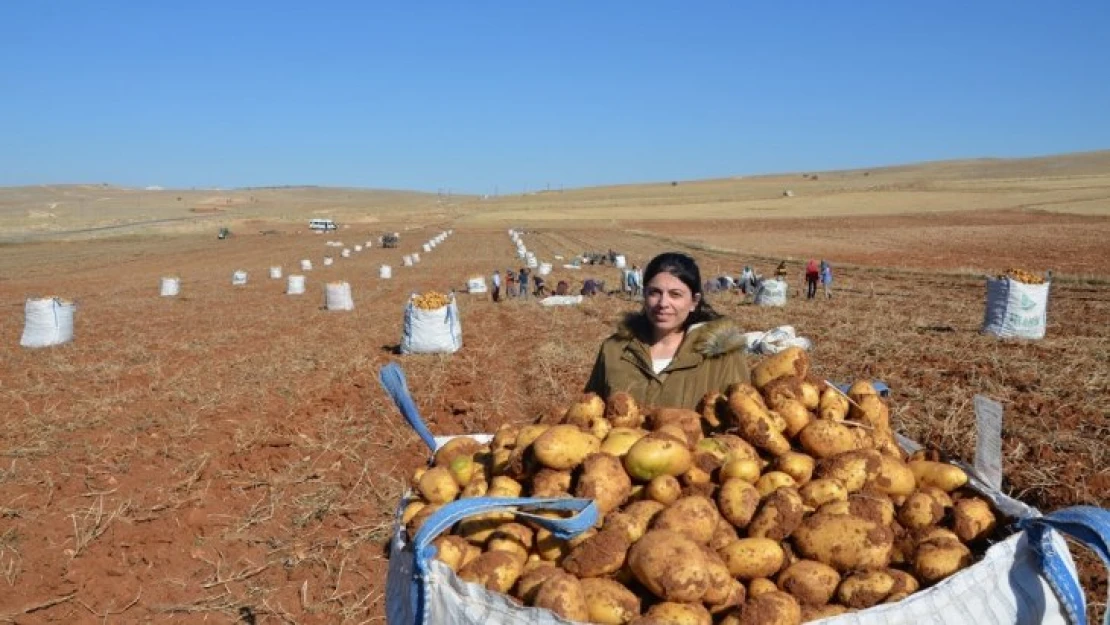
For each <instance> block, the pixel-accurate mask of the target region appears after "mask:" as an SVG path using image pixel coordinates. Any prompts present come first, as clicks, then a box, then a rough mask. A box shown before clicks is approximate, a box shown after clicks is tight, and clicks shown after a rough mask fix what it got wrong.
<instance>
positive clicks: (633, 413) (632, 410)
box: [605, 391, 644, 429]
mask: <svg viewBox="0 0 1110 625" xmlns="http://www.w3.org/2000/svg"><path fill="white" fill-rule="evenodd" d="M605 418H606V419H608V420H609V423H611V424H612V425H613V427H614V428H633V429H635V428H639V427H642V426H643V424H644V415H643V414H642V413H641V412H640V406H639V405H638V404H637V403H636V399H635V398H634V397H632V395H630V394H628V393H625V392H624V391H620V392H616V393H613V394H612V395H610V396H609V401H608V402H607V403H606V404H605Z"/></svg>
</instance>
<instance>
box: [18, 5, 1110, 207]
mask: <svg viewBox="0 0 1110 625" xmlns="http://www.w3.org/2000/svg"><path fill="white" fill-rule="evenodd" d="M1108 33H1110V1H1107V0H1091V1H1088V2H1056V3H1050V2H1043V1H1040V2H1027V1H1020V0H1019V1H1006V2H1002V1H998V2H996V1H973V2H950V1H940V2H938V1H933V0H930V1H928V2H900V1H890V0H882V1H879V0H875V1H849V0H845V1H842V2H834V1H831V0H827V1H819V0H814V1H811V2H789V1H788V2H653V1H640V2H618V1H614V2H597V1H591V2H586V1H581V2H579V1H566V0H560V1H551V2H539V1H536V2H533V1H530V0H513V1H508V0H506V1H505V2H499V3H494V2H471V1H459V0H455V1H452V2H432V1H429V2H373V1H370V0H366V1H356V0H350V1H333V2H327V1H321V2H310V1H308V0H304V1H299V2H289V1H283V0H267V1H265V2H263V1H255V2H248V1H245V0H244V1H240V0H191V1H170V0H167V1H165V2H162V1H145V0H134V1H132V2H113V1H101V0H95V1H93V0H67V1H62V0H57V1H51V0H42V1H39V0H6V1H3V2H0V185H18V184H39V183H62V182H109V183H115V184H123V185H134V186H146V185H161V186H166V187H171V186H172V187H192V186H224V187H230V186H258V185H282V184H318V185H344V186H361V187H385V188H407V189H423V190H431V191H435V190H437V189H446V188H450V189H453V190H455V191H458V192H476V193H487V192H489V193H492V192H493V191H494V189H495V188H497V189H499V190H500V192H501V193H506V192H519V191H521V190H523V189H536V188H542V187H544V186H545V185H547V184H550V185H551V186H552V187H557V186H558V185H564V186H566V187H572V186H583V185H596V184H607V183H621V182H637V181H652V180H656V181H669V180H685V179H693V178H708V177H719V176H728V175H737V174H751V173H770V172H776V171H800V170H821V169H832V168H844V167H856V166H874V165H882V164H894V163H904V162H913V161H920V160H935V159H946V158H960V157H979V156H1000V157H1005V156H1031V155H1040V154H1050V153H1058V152H1070V151H1079V150H1093V149H1104V148H1110V35H1108Z"/></svg>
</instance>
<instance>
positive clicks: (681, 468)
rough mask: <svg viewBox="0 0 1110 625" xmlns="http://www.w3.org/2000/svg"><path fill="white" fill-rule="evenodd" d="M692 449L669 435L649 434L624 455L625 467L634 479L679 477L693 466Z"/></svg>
mask: <svg viewBox="0 0 1110 625" xmlns="http://www.w3.org/2000/svg"><path fill="white" fill-rule="evenodd" d="M693 463H694V456H693V454H692V453H690V449H689V448H688V447H687V446H686V445H684V444H682V443H679V442H678V441H676V440H674V439H672V438H671V437H669V436H666V435H661V434H658V433H652V434H648V435H647V436H645V437H643V438H641V439H640V440H638V441H636V443H635V444H634V445H632V448H631V449H629V450H628V453H627V454H625V456H624V468H625V470H626V471H627V472H628V475H630V476H631V477H632V479H635V480H640V481H643V482H650V481H651V480H652V479H654V478H656V477H658V476H660V475H670V476H674V477H677V476H679V475H682V474H683V473H685V472H686V471H688V470H689V469H690V467H691V466H693Z"/></svg>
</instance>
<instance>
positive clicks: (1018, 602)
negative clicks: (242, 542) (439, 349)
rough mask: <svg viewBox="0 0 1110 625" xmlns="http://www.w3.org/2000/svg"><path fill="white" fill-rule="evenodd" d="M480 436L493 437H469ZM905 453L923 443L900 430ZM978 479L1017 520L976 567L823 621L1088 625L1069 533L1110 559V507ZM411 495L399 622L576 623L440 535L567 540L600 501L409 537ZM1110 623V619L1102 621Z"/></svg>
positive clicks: (504, 503)
mask: <svg viewBox="0 0 1110 625" xmlns="http://www.w3.org/2000/svg"><path fill="white" fill-rule="evenodd" d="M379 379H380V381H381V383H382V386H383V387H384V388H385V390H386V392H387V393H388V394H389V395H390V397H391V398H392V399H393V401H394V403H395V404H396V405H397V407H398V409H399V410H400V412H401V414H402V415H403V416H404V418H405V419H406V420H407V421H408V422H409V424H410V425H411V426H412V427H413V429H414V430H416V432H417V434H418V435H419V436H420V437H421V439H422V440H424V442H425V444H426V445H427V446H428V447H429V449H430V452H431V454H432V456H433V457H434V453H435V450H436V449H438V448H439V447H440V446H442V445H443V444H444V443H446V442H447V441H448V440H450V439H451V438H454V437H450V436H448V437H436V436H433V435H432V433H431V432H430V431H429V430H428V428H427V426H426V425H425V424H424V422H423V420H422V419H421V417H420V414H419V412H418V411H417V409H416V405H415V403H414V402H413V401H412V398H411V397H410V396H409V392H408V387H407V383H406V381H405V378H404V374H403V373H402V372H401V369H400V367H398V366H397V365H396V364H390V365H386V366H385V367H384V368H383V369H382V370H381V373H380V376H379ZM470 437H471V438H473V439H475V440H477V441H478V442H480V443H488V442H489V441H490V440H491V439H492V435H489V434H477V435H471V436H470ZM898 438H899V444H900V445H901V446H902V447H903V449H905V450H906V451H907V452H912V451H914V450H916V449H918V448H920V446H919V445H917V443H915V442H914V441H911V440H909V439H907V438H905V437H902V436H899V437H898ZM965 468H966V469H968V470H969V472H970V473H969V474H970V475H971V482H970V485H971V487H972V488H973V489H975V490H976V491H978V492H979V493H980V494H981V495H983V496H984V497H986V498H988V499H989V500H990V501H991V502H992V503H993V504H994V506H995V507H996V508H997V509H998V510H1000V511H1001V512H1002V513H1003V514H1005V515H1006V516H1008V517H1010V518H1014V519H1018V520H1019V521H1018V525H1017V529H1018V531H1017V532H1016V533H1014V534H1013V535H1011V536H1010V537H1008V538H1006V539H1005V540H1003V541H1001V542H999V543H996V544H994V545H993V546H991V547H990V548H989V549H988V550H987V553H986V555H985V556H984V557H983V558H982V559H981V560H980V561H979V562H976V563H975V564H973V565H972V566H970V567H968V568H966V569H964V570H963V571H960V572H959V573H957V574H955V575H953V576H951V577H949V578H947V579H945V580H943V581H941V582H940V583H938V584H936V585H935V586H932V587H929V588H926V589H923V590H921V591H919V592H916V593H914V594H913V595H911V596H909V597H907V598H906V599H903V600H901V601H899V602H897V603H891V604H880V605H878V606H875V607H872V608H869V609H867V610H862V611H859V612H854V613H850V614H846V615H843V616H838V617H832V618H828V619H822V620H820V621H818V622H819V623H822V624H824V625H913V624H918V623H928V624H932V625H1011V624H1020V625H1033V624H1035V623H1047V624H1051V625H1065V624H1067V625H1076V624H1081V623H1082V624H1085V623H1086V613H1085V599H1084V596H1083V590H1082V586H1080V584H1079V579H1078V573H1077V570H1076V567H1075V562H1074V561H1073V560H1072V557H1071V554H1070V553H1069V551H1068V544H1067V543H1066V542H1065V540H1064V537H1065V536H1068V537H1070V538H1072V539H1073V540H1074V541H1075V542H1076V543H1077V544H1079V545H1081V546H1084V547H1086V548H1088V549H1091V550H1092V551H1095V553H1096V554H1097V555H1098V556H1099V557H1100V558H1101V559H1102V561H1103V563H1104V564H1106V565H1108V566H1110V511H1107V510H1104V509H1100V508H1093V507H1090V506H1076V507H1074V508H1068V509H1065V510H1060V511H1057V512H1054V513H1052V514H1050V515H1048V516H1042V515H1041V513H1040V512H1039V511H1038V510H1036V509H1035V508H1032V507H1029V506H1027V505H1026V504H1024V503H1022V502H1020V501H1018V500H1016V499H1012V498H1010V497H1008V496H1007V495H1005V494H1004V493H1002V492H1001V491H999V490H997V489H994V488H992V487H990V486H989V485H988V484H987V483H985V482H983V481H981V480H979V479H978V478H977V477H976V476H975V475H974V472H973V471H971V468H970V467H965ZM411 496H412V494H411V493H407V494H406V495H405V497H404V498H402V501H401V502H400V503H399V505H398V506H397V509H396V511H395V514H394V526H393V534H392V539H391V543H390V554H389V572H388V574H387V578H386V592H385V597H386V616H387V620H388V621H389V622H390V623H391V624H393V625H430V624H432V623H435V624H437V625H510V624H512V625H517V624H524V625H568V624H569V623H570V621H567V620H565V619H563V618H561V617H559V616H557V615H555V614H554V613H553V612H550V611H548V610H544V609H541V608H531V607H524V606H521V605H520V604H519V603H517V602H515V601H514V600H512V599H510V598H509V597H507V596H505V595H502V594H500V593H496V592H492V591H490V590H487V589H486V588H485V587H484V586H480V585H478V584H473V583H469V582H464V581H462V580H461V579H459V577H458V576H457V575H456V574H455V573H454V572H453V571H452V570H451V569H450V568H449V567H448V566H446V565H445V564H443V563H442V562H440V561H438V560H436V559H435V547H434V546H432V541H433V540H434V539H435V538H436V537H437V536H438V535H439V534H440V533H442V532H443V531H446V530H448V529H450V528H451V527H452V526H453V525H454V524H455V523H456V522H458V521H460V520H462V519H465V518H469V517H473V516H477V515H480V514H488V513H490V512H513V513H515V514H516V516H517V517H518V518H519V519H522V520H531V521H534V522H538V523H541V524H543V525H544V527H546V528H547V529H549V530H550V531H551V532H552V533H553V535H555V536H556V537H558V538H562V539H569V538H573V537H574V536H577V535H578V534H581V533H582V532H584V531H586V530H587V529H589V528H591V527H594V526H595V525H596V522H597V520H598V514H599V513H598V510H597V507H596V505H595V504H594V502H593V500H590V499H572V498H555V499H541V498H517V499H504V498H495V497H477V498H470V499H460V500H458V501H455V502H451V503H448V504H446V505H444V506H443V507H442V508H441V509H439V510H438V511H436V513H435V514H433V515H432V516H431V517H430V518H429V519H428V520H427V521H425V523H424V525H423V526H422V527H421V529H420V531H419V532H417V535H416V537H415V538H414V539H413V540H412V541H410V540H409V539H408V537H407V535H406V531H405V525H404V523H402V522H401V515H402V513H403V511H404V508H405V505H406V503H407V502H408V501H409V498H410V497H411ZM553 510H554V511H562V512H564V513H571V514H570V516H567V515H566V514H563V515H562V518H559V519H552V518H550V517H545V516H538V515H536V514H534V513H536V512H541V511H553ZM1103 622H1104V625H1110V616H1108V617H1107V618H1106V619H1105V620H1104V621H1103Z"/></svg>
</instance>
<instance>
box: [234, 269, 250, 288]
mask: <svg viewBox="0 0 1110 625" xmlns="http://www.w3.org/2000/svg"><path fill="white" fill-rule="evenodd" d="M246 283H247V272H245V271H243V270H242V269H240V270H239V271H236V272H235V273H233V274H231V284H233V285H235V286H243V285H244V284H246Z"/></svg>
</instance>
